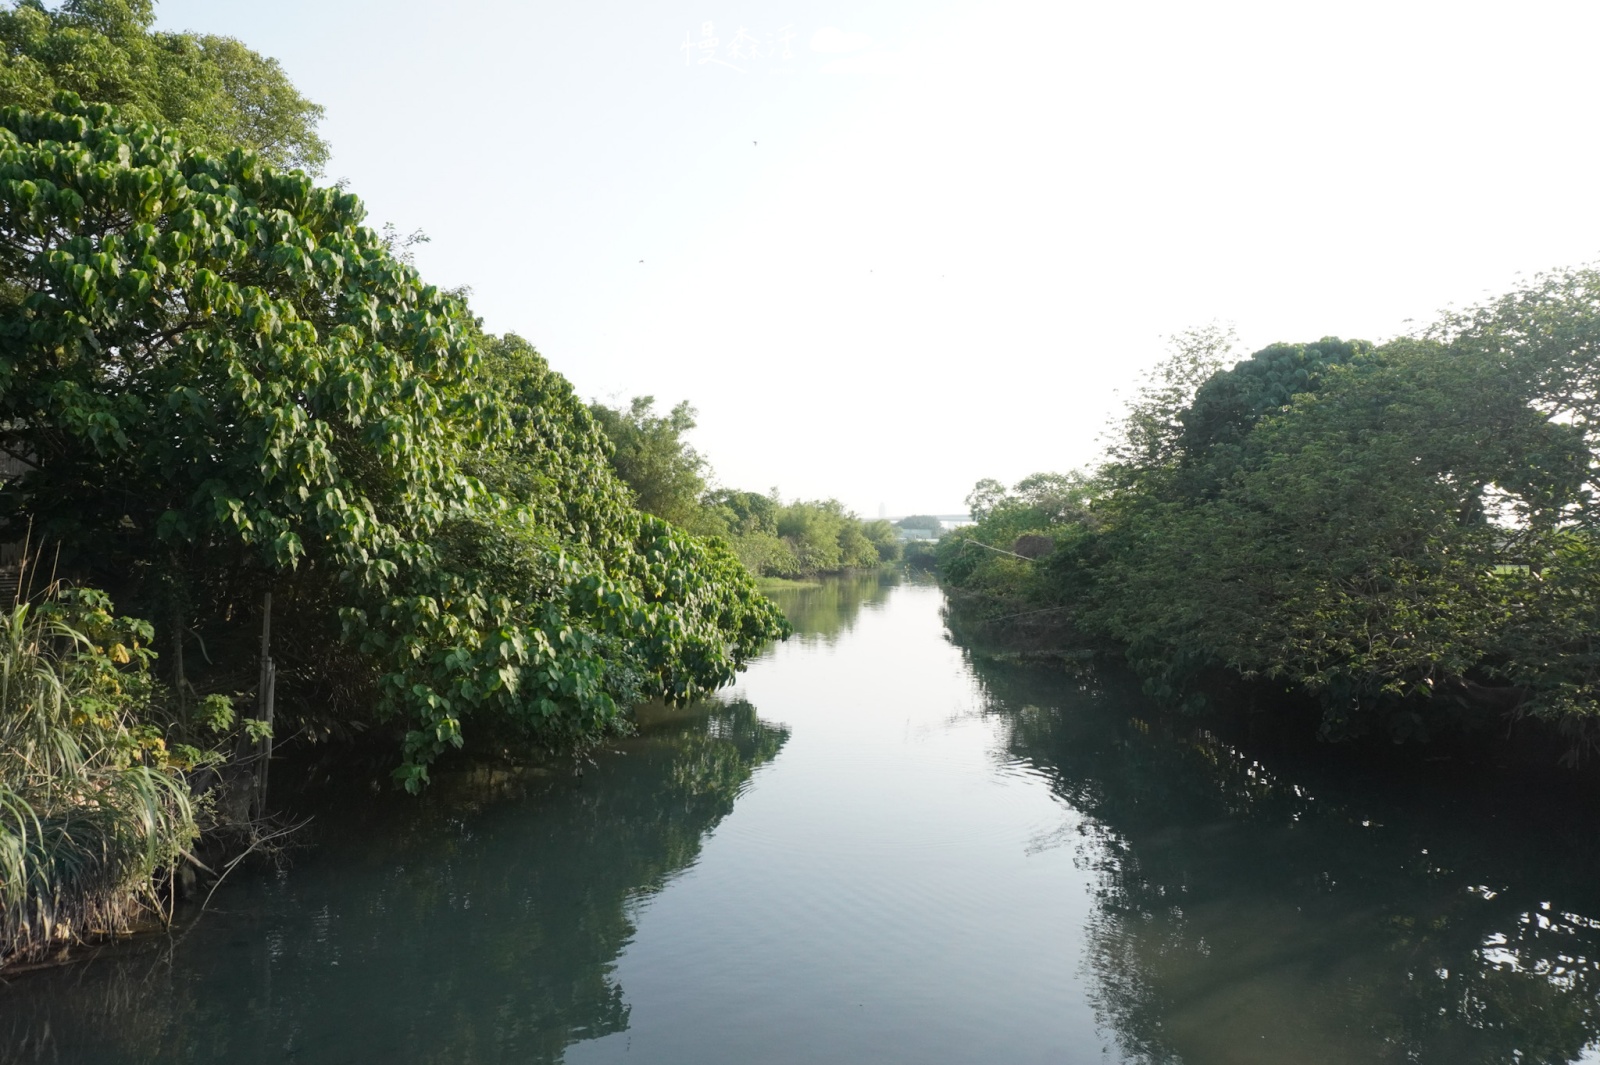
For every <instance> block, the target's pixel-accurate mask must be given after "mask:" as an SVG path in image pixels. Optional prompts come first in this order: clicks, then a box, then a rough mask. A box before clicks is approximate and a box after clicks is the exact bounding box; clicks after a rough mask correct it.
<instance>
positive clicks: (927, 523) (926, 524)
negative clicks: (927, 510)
mask: <svg viewBox="0 0 1600 1065" xmlns="http://www.w3.org/2000/svg"><path fill="white" fill-rule="evenodd" d="M894 524H895V528H897V529H906V530H908V531H912V530H914V531H916V532H922V533H927V534H928V535H929V536H937V535H939V533H940V531H942V530H943V529H944V522H942V521H940V520H939V519H938V518H937V517H935V516H934V515H932V514H913V515H911V516H910V517H906V518H901V519H900V520H899V521H897V522H895V523H894Z"/></svg>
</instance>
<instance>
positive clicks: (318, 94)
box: [157, 0, 1600, 517]
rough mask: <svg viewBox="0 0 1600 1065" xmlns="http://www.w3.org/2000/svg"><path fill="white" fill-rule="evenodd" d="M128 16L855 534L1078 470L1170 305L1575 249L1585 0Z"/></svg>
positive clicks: (1403, 278) (308, 4) (1590, 144)
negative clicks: (317, 132)
mask: <svg viewBox="0 0 1600 1065" xmlns="http://www.w3.org/2000/svg"><path fill="white" fill-rule="evenodd" d="M157 10H158V15H159V18H160V24H161V26H162V27H163V28H167V29H191V30H196V31H202V32H209V33H221V34H228V35H231V36H235V37H238V38H240V39H241V40H243V41H244V42H245V43H247V44H249V45H250V46H251V47H253V48H255V49H256V50H258V51H260V52H263V53H266V54H268V55H271V56H274V57H276V58H277V59H279V60H280V61H281V62H282V63H283V65H284V67H285V68H286V69H287V70H288V72H289V74H290V76H291V77H292V78H293V79H294V81H295V83H296V84H297V85H298V86H299V87H300V88H301V90H302V91H303V92H305V93H306V94H307V95H308V96H310V97H311V98H312V99H314V100H316V101H318V102H319V103H321V104H323V105H324V106H325V107H326V108H327V111H328V115H327V120H326V122H325V123H324V124H323V127H322V132H323V134H324V135H325V136H326V137H327V138H328V139H329V141H330V142H331V143H332V145H333V152H334V154H333V161H332V163H331V164H330V165H329V167H328V171H327V175H326V176H327V178H328V179H329V180H330V181H331V180H334V179H338V178H345V179H348V181H349V183H350V187H351V189H352V190H353V191H355V192H356V193H358V194H359V195H360V196H361V197H362V198H363V199H364V200H365V201H366V203H367V205H368V209H369V213H370V218H371V220H372V222H373V224H374V225H381V224H382V223H383V222H386V221H387V222H393V223H394V224H395V225H396V226H398V227H399V228H400V229H401V230H402V231H410V230H413V229H418V228H420V229H422V230H424V231H426V233H427V234H428V236H429V237H430V238H431V243H430V244H428V245H426V246H424V247H422V248H421V249H419V253H418V255H417V265H418V267H419V268H420V269H421V271H422V273H423V275H424V277H426V278H427V279H428V280H429V281H432V282H434V283H437V284H440V285H445V286H454V285H461V284H465V285H469V286H471V288H472V290H473V293H474V295H473V298H472V302H473V305H474V307H475V309H476V311H477V313H478V314H480V315H482V316H483V317H484V319H485V324H486V326H487V327H488V328H489V329H491V330H493V331H495V332H505V331H511V332H516V333H520V334H521V335H523V336H524V337H527V338H528V339H529V340H531V341H533V342H534V343H535V344H536V345H537V346H538V347H539V349H540V350H541V351H542V352H543V353H544V354H545V356H546V357H547V358H548V359H549V360H550V362H551V364H552V365H553V366H554V367H555V368H556V369H557V370H559V371H561V372H562V373H564V374H565V375H567V377H568V378H570V379H571V380H572V381H573V383H574V384H575V385H576V387H577V389H578V391H579V392H580V393H581V394H582V395H583V396H585V397H587V398H601V399H609V398H617V399H619V400H621V399H625V398H626V397H628V396H632V395H636V394H650V395H654V396H655V397H657V400H658V402H659V404H660V405H661V406H663V407H667V406H671V405H672V404H673V403H676V402H677V401H678V400H681V399H688V400H690V401H691V402H692V403H693V404H694V405H695V407H697V408H698V410H699V421H700V428H699V429H698V430H696V432H695V435H694V440H695V443H696V445H697V446H698V447H699V448H700V450H701V451H702V452H703V453H704V454H705V455H706V456H707V457H708V458H709V459H710V460H711V462H712V464H713V466H714V467H715V470H716V473H717V478H718V480H719V482H720V483H722V484H724V485H727V486H730V487H739V488H750V489H756V490H762V491H764V490H766V489H767V488H769V487H772V486H774V485H776V486H777V487H778V488H779V489H780V490H781V491H782V493H783V495H784V496H785V497H786V498H795V497H802V498H818V497H826V496H834V497H837V498H839V499H842V500H843V501H844V502H845V503H846V504H847V505H849V506H851V507H852V508H854V509H856V510H857V511H858V512H859V513H861V514H862V515H863V516H866V517H875V516H877V515H878V514H879V512H880V507H881V508H883V509H884V511H885V512H886V513H888V514H890V515H898V514H905V513H911V512H927V511H934V512H946V511H956V510H959V509H961V500H962V498H963V497H964V496H965V495H966V493H967V491H968V490H969V489H970V488H971V486H972V484H973V482H974V481H976V480H977V479H978V478H980V477H997V478H1000V479H1002V480H1005V481H1008V482H1010V481H1015V480H1017V479H1018V478H1020V477H1022V476H1024V475H1026V474H1028V473H1031V472H1033V471H1035V470H1042V469H1063V470H1064V469H1067V468H1070V467H1072V466H1075V465H1083V464H1086V463H1089V462H1090V461H1092V459H1093V457H1094V455H1095V450H1096V444H1095V437H1096V435H1097V434H1098V432H1099V431H1100V430H1101V429H1102V428H1103V427H1104V425H1105V423H1106V421H1107V419H1108V418H1109V417H1110V416H1111V415H1112V414H1114V413H1115V411H1116V410H1117V408H1118V404H1119V402H1120V401H1119V399H1118V397H1117V396H1116V395H1115V394H1114V393H1115V390H1116V389H1119V388H1121V389H1123V390H1124V391H1127V390H1128V389H1130V388H1131V387H1133V386H1134V385H1135V384H1136V382H1137V378H1138V374H1139V371H1140V370H1141V369H1142V368H1144V367H1146V366H1148V365H1150V364H1151V363H1152V362H1154V361H1155V360H1156V359H1158V358H1159V357H1160V356H1161V354H1162V352H1163V345H1164V341H1163V338H1164V337H1165V336H1167V335H1170V334H1172V333H1174V332H1177V331H1179V330H1182V329H1185V328H1189V327H1192V326H1196V325H1202V324H1204V323H1206V322H1209V321H1212V320H1221V321H1223V322H1231V323H1233V324H1234V325H1236V327H1237V329H1238V331H1239V334H1240V336H1241V338H1242V340H1243V343H1244V345H1245V346H1246V348H1247V349H1248V350H1254V349H1255V348H1258V347H1260V346H1263V345H1265V344H1268V343H1271V342H1273V341H1277V340H1306V339H1315V338H1317V337H1321V336H1325V335H1329V334H1335V335H1339V336H1345V337H1364V338H1367V339H1373V340H1381V339H1384V338H1387V337H1390V336H1393V335H1394V334H1395V333H1397V332H1400V331H1402V330H1404V329H1405V328H1407V327H1406V325H1405V322H1406V320H1407V319H1418V320H1426V319H1428V318H1430V317H1432V316H1433V314H1434V313H1435V312H1436V311H1438V310H1439V309H1440V308H1442V307H1444V306H1445V305H1447V304H1450V303H1456V304H1460V303H1469V302H1472V301H1474V300H1477V299H1479V298H1481V297H1483V296H1485V295H1489V294H1492V293H1495V292H1499V291H1503V290H1505V289H1506V288H1508V287H1509V286H1510V285H1512V284H1513V283H1514V282H1515V280H1516V277H1517V275H1518V273H1519V272H1521V273H1531V272H1534V271H1538V270H1541V269H1546V268H1550V267H1554V266H1561V265H1569V264H1575V263H1579V262H1585V261H1588V260H1591V259H1593V258H1595V256H1596V252H1597V251H1600V197H1597V195H1596V192H1595V187H1596V186H1595V173H1596V162H1597V156H1600V148H1597V147H1596V145H1597V143H1600V142H1597V138H1596V137H1595V134H1594V99H1595V92H1596V85H1595V75H1594V71H1595V65H1594V61H1593V57H1594V55H1595V54H1596V52H1597V49H1600V4H1595V3H1571V4H1549V5H1540V4H1529V3H1520V4H1517V5H1514V6H1513V5H1511V4H1500V5H1475V4H1471V3H1462V2H1460V0H1456V2H1452V3H1448V4H1404V3H1394V2H1389V3H1381V4H1362V3H1351V2H1344V0H1341V2H1339V3H1336V4H1334V3H1330V4H1314V3H1304V2H1301V3H1284V2H1280V3H1274V4H1260V5H1249V4H1234V3H1207V2H1204V0H1188V2H1184V3H1173V4H1156V3H1104V2H1101V3H1094V4H1089V3H1074V2H1062V0H1057V2H1054V3H1029V2H1022V0H988V2H984V3H977V2H970V0H951V2H945V3H910V2H904V0H885V2H881V3H857V4H844V3H834V2H799V0H758V2H752V3H731V4H730V3H720V2H711V3H703V2H699V0H694V2H689V0H652V2H649V3H646V2H642V0H609V2H608V0H586V2H583V3H563V4H556V3H519V2H512V0H454V2H451V3H441V2H439V0H431V2H427V3H423V2H420V0H315V2H312V0H272V2H271V3H262V2H260V0H251V2H248V3H246V2H243V0H240V2H233V0H203V2H202V0H162V2H161V3H160V4H159V5H158V9H157ZM641 260H642V261H641Z"/></svg>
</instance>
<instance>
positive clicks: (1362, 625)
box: [941, 269, 1600, 738]
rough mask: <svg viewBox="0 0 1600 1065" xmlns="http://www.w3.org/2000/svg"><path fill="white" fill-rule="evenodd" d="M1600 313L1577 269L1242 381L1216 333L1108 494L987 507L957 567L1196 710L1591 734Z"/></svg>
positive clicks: (1139, 412)
mask: <svg viewBox="0 0 1600 1065" xmlns="http://www.w3.org/2000/svg"><path fill="white" fill-rule="evenodd" d="M1597 306H1600V273H1597V272H1596V271H1594V270H1592V269H1578V270H1570V271H1565V272H1562V273H1557V274H1552V275H1549V276H1545V277H1541V278H1538V279H1536V280H1535V281H1534V282H1532V283H1530V284H1529V285H1527V286H1526V287H1524V288H1522V289H1519V290H1518V291H1515V292H1513V293H1510V294H1509V295H1507V296H1505V297H1503V298H1500V299H1498V300H1494V301H1491V302H1489V303H1487V304H1485V305H1483V306H1481V307H1478V308H1474V309H1472V310H1470V311H1468V312H1464V313H1461V314H1455V315H1451V316H1449V317H1447V318H1445V319H1443V320H1441V321H1440V322H1439V323H1437V324H1435V325H1434V326H1432V327H1431V328H1429V329H1428V330H1426V331H1423V332H1421V333H1419V334H1418V335H1416V336H1412V337H1406V338H1401V339H1398V340H1395V341H1393V342H1391V343H1389V344H1386V345H1383V346H1381V347H1374V346H1373V345H1369V344H1364V343H1359V342H1346V341H1340V340H1337V339H1335V338H1325V339H1323V340H1321V341H1318V342H1316V343H1314V344H1305V345H1287V344H1278V345H1273V346H1271V347H1269V348H1266V349H1264V350H1263V351H1261V352H1258V353H1257V354H1255V355H1254V356H1252V357H1251V358H1249V359H1246V360H1243V361H1241V362H1239V363H1238V364H1237V365H1235V366H1234V367H1232V368H1231V369H1221V368H1220V367H1218V366H1217V365H1216V363H1217V356H1218V355H1219V354H1220V353H1221V352H1222V351H1225V350H1226V344H1225V338H1220V337H1219V335H1218V334H1214V333H1213V334H1196V335H1192V336H1190V337H1188V338H1185V342H1184V344H1183V345H1182V346H1181V348H1180V350H1179V352H1178V353H1177V355H1176V356H1175V358H1174V360H1173V361H1172V363H1171V364H1169V366H1167V367H1165V368H1163V369H1162V370H1161V371H1158V373H1157V374H1156V376H1155V378H1154V379H1153V381H1152V387H1151V388H1148V389H1147V390H1146V391H1145V392H1144V393H1143V394H1142V395H1141V396H1140V397H1139V399H1138V400H1136V401H1135V403H1134V404H1133V409H1132V410H1131V411H1130V415H1129V417H1128V419H1127V420H1126V422H1125V423H1124V427H1123V432H1122V434H1121V435H1120V437H1119V439H1118V440H1117V441H1115V443H1114V446H1113V448H1112V449H1111V451H1112V455H1111V460H1110V461H1109V462H1108V463H1107V465H1106V466H1105V467H1103V468H1102V470H1101V471H1099V472H1098V473H1097V474H1096V475H1095V476H1093V477H1079V478H1055V479H1052V478H1048V477H1046V478H1030V479H1029V481H1025V482H1023V483H1021V484H1018V485H1017V486H1015V487H1014V488H1013V489H1011V490H1009V491H1007V490H1005V489H1004V488H1003V486H996V485H993V484H980V486H979V488H978V490H977V495H976V497H975V499H974V507H975V516H977V517H980V519H981V520H980V521H979V523H978V525H977V526H976V527H975V528H974V529H972V530H963V531H960V532H959V533H957V534H952V535H951V536H949V537H947V538H946V541H945V543H944V544H943V545H942V547H941V569H942V572H943V573H944V576H945V579H946V580H947V582H949V584H950V585H951V587H952V589H953V590H954V591H955V592H957V593H958V594H964V595H966V596H967V597H968V598H969V599H970V600H972V601H973V602H974V605H975V606H976V607H977V609H978V611H979V612H980V613H982V612H984V611H987V614H988V616H989V617H991V618H997V617H1003V616H1006V615H1011V616H1026V617H1027V618H1029V619H1032V624H1033V625H1034V626H1035V627H1037V626H1038V625H1039V624H1042V623H1043V622H1044V621H1046V620H1047V621H1048V622H1049V623H1050V625H1052V626H1053V627H1054V629H1055V630H1056V636H1057V637H1058V638H1066V639H1067V640H1069V641H1074V642H1078V643H1082V644H1091V643H1097V642H1098V643H1100V644H1102V645H1104V646H1109V647H1114V648H1116V649H1117V650H1119V651H1120V652H1121V653H1122V654H1123V655H1125V657H1126V658H1127V660H1128V661H1129V662H1130V663H1131V664H1132V665H1133V666H1134V667H1135V668H1136V669H1137V670H1138V672H1139V673H1140V674H1141V675H1142V676H1143V677H1144V678H1145V681H1146V686H1147V688H1148V689H1149V690H1150V691H1152V692H1153V693H1155V694H1157V695H1160V696H1162V697H1164V698H1166V699H1168V700H1170V701H1173V702H1177V703H1182V704H1186V705H1189V706H1198V705H1202V704H1203V703H1204V702H1205V700H1206V698H1207V693H1208V692H1214V691H1215V690H1216V689H1217V686H1218V681H1219V679H1220V678H1226V677H1228V676H1233V677H1242V678H1245V679H1254V680H1263V681H1267V682H1269V683H1272V684H1276V685H1279V686H1281V687H1286V688H1289V689H1294V690H1298V691H1301V692H1305V693H1308V694H1311V695H1313V696H1315V697H1316V698H1317V699H1318V700H1319V701H1320V703H1321V705H1322V708H1323V726H1324V729H1325V731H1326V732H1327V733H1328V734H1330V735H1347V734H1354V733H1361V732H1364V731H1368V730H1371V729H1372V728H1373V727H1374V726H1379V727H1382V728H1383V729H1385V730H1387V731H1388V732H1389V733H1390V734H1392V735H1394V736H1395V737H1396V738H1404V737H1408V736H1425V735H1428V734H1430V733H1432V732H1435V731H1437V730H1439V729H1441V728H1456V727H1460V726H1463V725H1471V724H1475V723H1477V724H1483V723H1489V722H1492V721H1497V720H1499V719H1500V717H1501V716H1502V715H1503V714H1504V713H1506V712H1515V713H1518V714H1522V715H1537V716H1540V717H1544V718H1547V719H1550V720H1553V721H1557V722H1559V723H1561V724H1562V725H1563V726H1564V727H1566V728H1568V730H1569V731H1570V732H1571V733H1572V734H1573V735H1574V736H1586V735H1589V734H1590V732H1589V730H1588V723H1589V722H1591V721H1593V720H1594V719H1595V714H1596V710H1597V704H1596V702H1595V697H1596V694H1597V687H1596V685H1597V683H1600V659H1597V658H1596V655H1595V653H1594V651H1593V650H1592V649H1591V647H1590V640H1589V635H1588V634H1589V633H1591V632H1592V631H1594V628H1595V626H1596V623H1597V622H1600V614H1597V612H1596V607H1595V605H1594V604H1595V602H1596V600H1595V598H1594V596H1593V589H1594V588H1595V587H1596V585H1597V582H1600V554H1597V546H1600V545H1597V544H1596V541H1595V534H1596V528H1595V519H1596V517H1597V510H1596V499H1595V495H1594V487H1595V486H1594V470H1595V456H1596V454H1597V447H1600V438H1597V430H1600V417H1597V415H1600V408H1597V407H1596V403H1597V399H1596V397H1597V396H1600V388H1597V385H1600V380H1597V379H1596V375H1597V372H1600V360H1597V359H1596V347H1595V345H1596V342H1597V340H1600V313H1597V311H1596V307H1597ZM1196 370H1203V371H1204V372H1201V373H1197V372H1195V371H1196ZM1173 382H1187V383H1188V384H1189V385H1190V386H1191V387H1190V388H1189V389H1188V390H1187V391H1185V390H1184V389H1181V388H1180V389H1176V390H1175V389H1174V388H1172V387H1171V386H1172V384H1173ZM1042 485H1048V486H1051V487H1049V488H1047V489H1046V491H1045V492H1044V493H1041V491H1040V487H1041V486H1042ZM1029 536H1033V537H1035V538H1036V539H1042V540H1043V541H1044V543H1043V545H1040V544H1039V543H1037V542H1035V543H1033V544H1032V545H1030V544H1029V543H1027V542H1025V541H1027V538H1028V537H1029ZM972 541H978V542H980V543H981V544H982V545H983V546H979V545H978V544H975V543H973V542H972ZM1030 546H1031V547H1032V548H1033V549H1032V550H1030V549H1029V548H1030ZM1041 546H1042V549H1041ZM1021 556H1029V557H1021ZM1034 556H1041V557H1039V560H1038V561H1032V560H1031V558H1032V557H1034Z"/></svg>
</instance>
